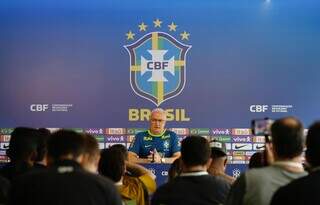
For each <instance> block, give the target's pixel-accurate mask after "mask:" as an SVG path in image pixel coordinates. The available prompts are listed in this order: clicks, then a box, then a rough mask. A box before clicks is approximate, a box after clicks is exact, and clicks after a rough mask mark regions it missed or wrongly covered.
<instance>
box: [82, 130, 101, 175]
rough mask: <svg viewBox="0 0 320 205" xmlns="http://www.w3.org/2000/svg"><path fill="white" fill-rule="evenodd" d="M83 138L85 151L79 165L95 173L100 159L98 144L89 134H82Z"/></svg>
mask: <svg viewBox="0 0 320 205" xmlns="http://www.w3.org/2000/svg"><path fill="white" fill-rule="evenodd" d="M84 138H85V151H84V156H83V160H82V162H81V165H82V166H83V168H84V169H86V170H87V171H89V172H93V173H95V172H97V169H98V163H99V159H100V150H99V145H98V142H97V140H96V138H94V137H93V136H92V135H90V134H84Z"/></svg>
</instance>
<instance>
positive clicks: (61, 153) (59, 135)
mask: <svg viewBox="0 0 320 205" xmlns="http://www.w3.org/2000/svg"><path fill="white" fill-rule="evenodd" d="M85 143H86V142H85V137H84V136H83V135H81V134H79V133H77V132H75V131H72V130H58V131H57V132H54V133H52V135H51V136H50V138H49V140H48V163H54V162H56V161H58V160H63V159H69V160H74V161H77V162H79V163H80V162H81V160H82V158H83V154H84V152H85Z"/></svg>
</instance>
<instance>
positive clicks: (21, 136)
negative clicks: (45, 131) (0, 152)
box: [0, 127, 38, 181]
mask: <svg viewBox="0 0 320 205" xmlns="http://www.w3.org/2000/svg"><path fill="white" fill-rule="evenodd" d="M37 135H38V131H37V130H36V129H33V128H28V127H17V128H15V129H14V130H13V132H12V133H11V138H10V143H9V149H8V150H7V156H8V157H9V158H10V162H9V163H7V164H6V165H5V166H4V167H3V168H1V170H0V175H1V176H3V177H5V178H7V179H8V180H9V181H12V180H14V179H15V178H16V177H18V176H20V175H22V174H25V173H27V172H29V171H31V170H33V164H34V161H35V159H36V157H37V146H38V136H37Z"/></svg>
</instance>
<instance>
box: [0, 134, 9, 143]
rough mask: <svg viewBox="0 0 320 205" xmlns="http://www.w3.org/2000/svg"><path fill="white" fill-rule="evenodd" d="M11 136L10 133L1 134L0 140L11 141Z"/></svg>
mask: <svg viewBox="0 0 320 205" xmlns="http://www.w3.org/2000/svg"><path fill="white" fill-rule="evenodd" d="M10 138H11V136H10V135H0V142H9V141H10Z"/></svg>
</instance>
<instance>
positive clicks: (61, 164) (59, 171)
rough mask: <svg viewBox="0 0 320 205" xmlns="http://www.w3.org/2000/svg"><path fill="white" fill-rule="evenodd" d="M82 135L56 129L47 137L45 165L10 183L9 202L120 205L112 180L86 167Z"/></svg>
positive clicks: (62, 204) (37, 204)
mask: <svg viewBox="0 0 320 205" xmlns="http://www.w3.org/2000/svg"><path fill="white" fill-rule="evenodd" d="M84 152H85V138H84V136H83V135H81V134H79V133H76V132H74V131H67V130H59V131H57V132H55V133H53V134H52V135H51V136H50V138H49V140H48V165H49V168H48V169H43V170H39V171H38V172H30V173H28V174H25V175H23V176H21V177H19V178H18V179H17V180H16V181H15V182H14V183H13V185H12V186H13V187H12V191H11V194H10V198H9V204H10V205H21V204H24V205H43V204H45V205H65V204H74V205H82V204H83V205H106V204H114V205H121V199H120V196H119V194H118V192H117V190H116V188H115V187H114V185H113V183H112V182H111V181H110V180H108V179H106V178H104V177H102V176H99V175H96V174H92V173H89V172H87V171H85V170H84V169H83V168H82V167H81V166H80V162H81V161H82V159H83V157H84Z"/></svg>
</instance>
